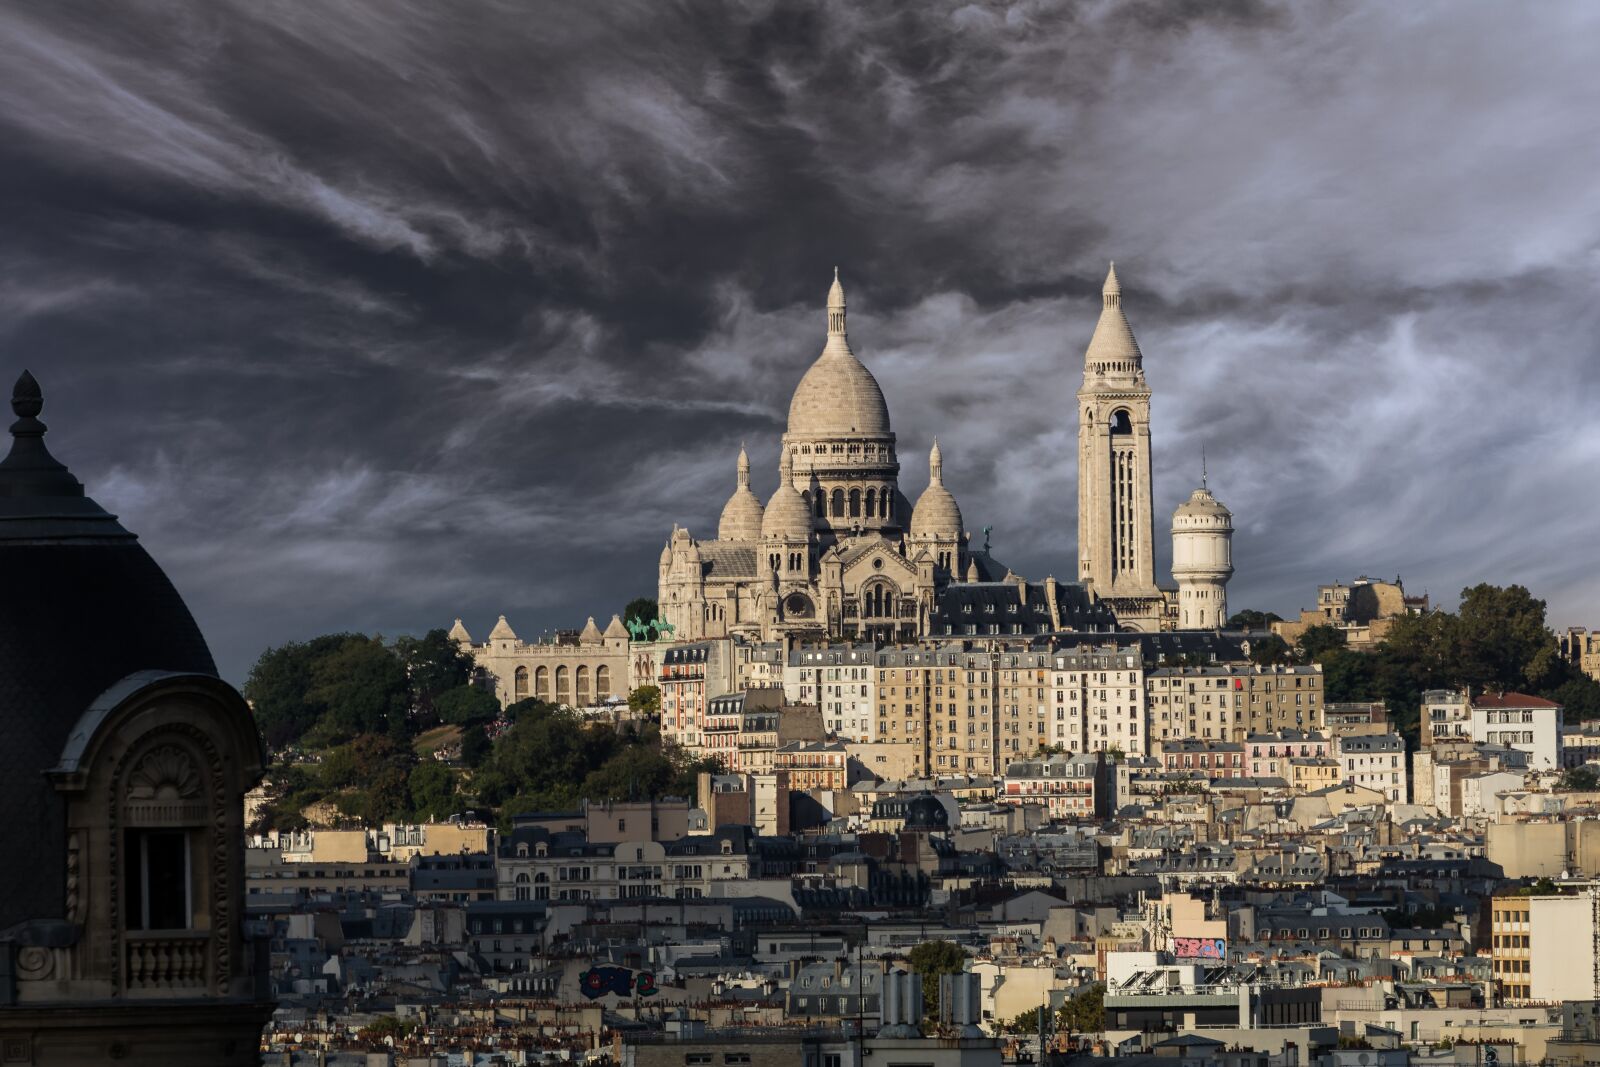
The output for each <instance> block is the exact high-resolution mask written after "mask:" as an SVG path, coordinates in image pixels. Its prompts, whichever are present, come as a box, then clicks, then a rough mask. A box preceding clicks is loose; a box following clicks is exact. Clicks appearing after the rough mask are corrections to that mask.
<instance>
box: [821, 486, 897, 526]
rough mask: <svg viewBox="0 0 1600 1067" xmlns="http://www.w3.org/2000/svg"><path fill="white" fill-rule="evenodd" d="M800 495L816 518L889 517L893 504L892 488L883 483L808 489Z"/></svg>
mask: <svg viewBox="0 0 1600 1067" xmlns="http://www.w3.org/2000/svg"><path fill="white" fill-rule="evenodd" d="M801 495H802V496H804V497H805V498H806V502H807V503H808V504H809V505H810V507H811V510H812V512H813V513H814V514H815V515H816V517H817V518H819V519H888V518H890V517H891V516H890V512H891V510H892V509H893V507H894V492H893V491H892V490H891V489H890V488H889V487H888V486H886V485H882V486H878V485H874V486H868V487H867V488H866V489H850V490H845V489H835V490H834V491H833V492H832V493H831V494H830V493H828V492H827V491H826V490H822V489H818V490H817V491H816V493H812V492H811V490H809V489H807V490H806V491H805V492H803V493H802V494H801Z"/></svg>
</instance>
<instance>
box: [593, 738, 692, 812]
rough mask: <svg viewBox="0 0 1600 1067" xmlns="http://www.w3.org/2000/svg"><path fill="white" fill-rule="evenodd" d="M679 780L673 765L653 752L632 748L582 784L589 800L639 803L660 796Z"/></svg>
mask: <svg viewBox="0 0 1600 1067" xmlns="http://www.w3.org/2000/svg"><path fill="white" fill-rule="evenodd" d="M675 777H676V775H675V773H674V768H673V766H672V761H671V760H670V759H668V758H667V757H666V756H665V755H664V754H663V753H661V752H660V751H658V750H656V749H653V748H644V747H641V746H637V745H634V746H629V747H628V748H625V749H623V750H622V751H621V752H619V753H617V755H615V756H613V757H612V758H611V759H608V760H607V761H606V762H605V763H604V764H603V765H602V766H600V767H599V768H598V769H596V770H593V771H590V772H589V774H588V776H587V777H585V778H584V780H583V795H584V796H585V797H586V798H588V799H589V800H638V799H641V798H643V797H653V796H661V795H662V794H664V793H666V792H667V791H668V788H669V786H670V785H671V783H672V781H673V779H674V778H675Z"/></svg>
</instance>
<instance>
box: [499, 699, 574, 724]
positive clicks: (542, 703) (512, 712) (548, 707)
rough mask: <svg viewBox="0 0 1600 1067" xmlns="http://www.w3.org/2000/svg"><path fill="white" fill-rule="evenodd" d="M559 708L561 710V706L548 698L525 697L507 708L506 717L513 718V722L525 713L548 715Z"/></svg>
mask: <svg viewBox="0 0 1600 1067" xmlns="http://www.w3.org/2000/svg"><path fill="white" fill-rule="evenodd" d="M558 710H560V709H559V706H558V705H556V704H552V703H550V702H549V701H548V700H540V699H539V698H538V697H523V698H522V699H521V700H519V701H517V702H516V703H515V704H512V705H511V706H510V707H508V708H506V711H505V718H507V719H509V720H511V721H512V722H516V721H517V720H518V719H520V718H522V716H524V715H534V714H538V715H548V714H550V713H551V712H554V711H558Z"/></svg>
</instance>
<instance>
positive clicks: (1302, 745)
mask: <svg viewBox="0 0 1600 1067" xmlns="http://www.w3.org/2000/svg"><path fill="white" fill-rule="evenodd" d="M1244 748H1245V761H1246V764H1247V765H1248V766H1249V768H1250V777H1251V778H1282V779H1283V780H1284V781H1286V782H1287V781H1289V780H1290V779H1291V778H1292V773H1291V771H1290V764H1289V761H1290V760H1296V759H1326V758H1327V757H1328V755H1329V753H1330V751H1331V750H1332V748H1333V743H1332V742H1331V741H1330V740H1329V739H1328V738H1327V737H1326V736H1325V735H1323V734H1319V733H1308V732H1306V731H1304V730H1280V731H1278V732H1276V733H1259V734H1256V733H1253V734H1250V735H1249V736H1248V737H1246V738H1245V740H1244Z"/></svg>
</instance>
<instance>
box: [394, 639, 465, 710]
mask: <svg viewBox="0 0 1600 1067" xmlns="http://www.w3.org/2000/svg"><path fill="white" fill-rule="evenodd" d="M394 652H395V655H396V656H398V657H399V659H400V663H401V665H402V666H403V667H404V668H405V673H406V679H407V682H408V683H409V685H410V689H411V702H412V707H413V708H414V709H415V710H416V711H417V712H418V713H420V714H422V715H423V716H427V715H429V714H431V713H433V712H434V710H435V709H434V702H435V701H436V700H437V699H438V698H439V697H440V696H441V695H443V694H445V693H449V692H453V691H454V690H456V689H459V688H461V687H462V686H464V685H466V684H467V683H468V682H470V681H472V669H473V661H472V656H471V654H470V653H467V652H464V651H462V648H461V646H460V645H458V644H456V642H455V639H454V638H452V637H451V636H450V634H449V632H448V631H446V630H442V629H439V630H429V631H428V632H427V633H425V634H423V635H422V636H421V637H402V638H400V639H399V640H398V641H396V642H395V643H394ZM441 717H442V716H441ZM445 721H446V722H448V721H450V720H448V719H447V720H445Z"/></svg>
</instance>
